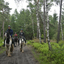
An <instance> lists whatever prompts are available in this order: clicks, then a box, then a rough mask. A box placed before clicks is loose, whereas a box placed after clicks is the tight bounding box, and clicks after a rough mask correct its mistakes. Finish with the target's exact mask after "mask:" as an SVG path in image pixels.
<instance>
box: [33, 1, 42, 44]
mask: <svg viewBox="0 0 64 64" xmlns="http://www.w3.org/2000/svg"><path fill="white" fill-rule="evenodd" d="M34 1H35V0H34ZM35 3H36V18H37V28H38V29H37V30H38V36H39V37H38V38H39V41H40V43H41V42H42V41H41V32H40V23H39V14H38V13H39V12H38V11H39V0H37V2H36V1H35Z"/></svg>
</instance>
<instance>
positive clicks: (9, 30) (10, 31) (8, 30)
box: [3, 25, 14, 46]
mask: <svg viewBox="0 0 64 64" xmlns="http://www.w3.org/2000/svg"><path fill="white" fill-rule="evenodd" d="M6 32H8V33H9V34H10V36H11V37H12V35H13V30H12V29H11V26H10V25H8V29H7V31H6ZM5 40H6V38H5V39H4V45H3V46H5ZM12 43H14V41H13V38H12Z"/></svg>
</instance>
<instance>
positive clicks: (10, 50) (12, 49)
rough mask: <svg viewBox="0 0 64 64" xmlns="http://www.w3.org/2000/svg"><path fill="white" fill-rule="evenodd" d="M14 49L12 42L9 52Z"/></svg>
mask: <svg viewBox="0 0 64 64" xmlns="http://www.w3.org/2000/svg"><path fill="white" fill-rule="evenodd" d="M13 49H14V44H12V45H11V48H10V52H11V53H12V52H13Z"/></svg>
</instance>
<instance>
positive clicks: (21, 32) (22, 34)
mask: <svg viewBox="0 0 64 64" xmlns="http://www.w3.org/2000/svg"><path fill="white" fill-rule="evenodd" d="M19 36H20V37H21V36H22V37H23V38H24V41H25V43H26V38H25V35H24V32H23V29H21V31H20V33H19Z"/></svg>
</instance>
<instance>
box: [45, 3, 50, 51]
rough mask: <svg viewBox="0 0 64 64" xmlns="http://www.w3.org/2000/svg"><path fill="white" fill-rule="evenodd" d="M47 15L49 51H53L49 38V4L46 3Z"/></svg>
mask: <svg viewBox="0 0 64 64" xmlns="http://www.w3.org/2000/svg"><path fill="white" fill-rule="evenodd" d="M46 13H47V40H48V46H49V50H51V44H50V38H49V16H48V4H47V2H46Z"/></svg>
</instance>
